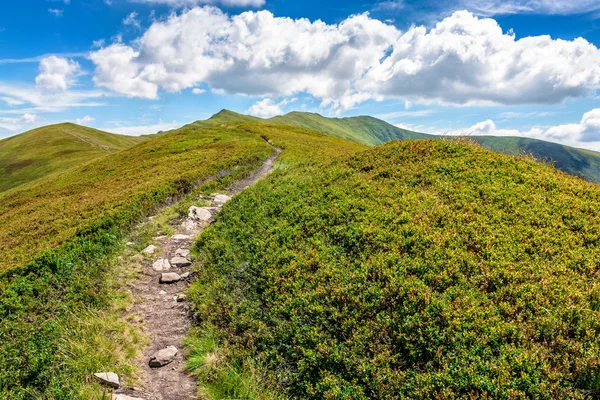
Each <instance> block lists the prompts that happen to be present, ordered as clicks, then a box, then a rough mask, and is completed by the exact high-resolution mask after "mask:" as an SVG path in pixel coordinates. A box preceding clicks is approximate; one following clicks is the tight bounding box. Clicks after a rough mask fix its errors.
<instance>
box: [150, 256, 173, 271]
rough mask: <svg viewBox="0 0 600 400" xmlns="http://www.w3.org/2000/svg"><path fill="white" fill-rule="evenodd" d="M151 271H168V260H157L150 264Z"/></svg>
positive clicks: (169, 266) (169, 267)
mask: <svg viewBox="0 0 600 400" xmlns="http://www.w3.org/2000/svg"><path fill="white" fill-rule="evenodd" d="M152 269H153V270H155V271H159V272H160V271H168V270H170V269H171V264H170V263H169V260H167V259H165V258H159V259H158V260H156V261H154V264H152Z"/></svg>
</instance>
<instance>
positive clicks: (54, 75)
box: [35, 56, 81, 90]
mask: <svg viewBox="0 0 600 400" xmlns="http://www.w3.org/2000/svg"><path fill="white" fill-rule="evenodd" d="M80 72H81V67H80V66H79V63H77V62H76V61H73V60H68V59H66V58H62V57H57V56H49V57H46V58H43V59H42V60H41V61H40V73H39V75H38V76H37V77H36V78H35V84H36V85H37V87H38V88H40V89H47V90H67V89H68V88H69V86H71V85H72V84H73V83H74V77H75V76H77V74H79V73H80Z"/></svg>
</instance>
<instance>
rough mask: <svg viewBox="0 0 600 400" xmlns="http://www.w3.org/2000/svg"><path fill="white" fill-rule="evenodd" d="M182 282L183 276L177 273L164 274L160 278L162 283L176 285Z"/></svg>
mask: <svg viewBox="0 0 600 400" xmlns="http://www.w3.org/2000/svg"><path fill="white" fill-rule="evenodd" d="M180 280H181V276H179V274H176V273H175V272H164V273H163V274H162V275H161V276H160V283H175V282H179V281H180Z"/></svg>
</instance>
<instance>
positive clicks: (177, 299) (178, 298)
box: [173, 293, 187, 303]
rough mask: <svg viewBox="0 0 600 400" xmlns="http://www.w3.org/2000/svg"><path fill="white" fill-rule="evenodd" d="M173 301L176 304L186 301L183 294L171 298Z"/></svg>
mask: <svg viewBox="0 0 600 400" xmlns="http://www.w3.org/2000/svg"><path fill="white" fill-rule="evenodd" d="M173 299H174V300H175V301H176V302H178V303H181V302H183V301H185V299H187V296H186V295H185V294H183V293H180V294H178V295H177V296H173Z"/></svg>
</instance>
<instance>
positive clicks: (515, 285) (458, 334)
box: [189, 134, 600, 400]
mask: <svg viewBox="0 0 600 400" xmlns="http://www.w3.org/2000/svg"><path fill="white" fill-rule="evenodd" d="M267 137H269V135H268V134H267ZM274 142H275V143H277V140H274ZM598 215H600V187H599V186H597V185H595V184H591V183H589V182H585V181H583V180H581V179H577V178H574V177H572V176H569V175H567V174H565V173H562V172H560V171H557V170H556V169H554V168H552V167H550V166H548V165H544V164H539V163H537V162H534V161H533V160H532V159H527V158H517V157H510V156H507V155H503V154H499V153H496V152H492V151H489V150H484V149H482V148H481V147H479V146H478V145H476V144H473V143H470V142H467V141H457V140H452V141H451V140H447V141H434V140H429V141H402V142H394V143H389V144H385V145H382V146H378V147H376V148H373V149H369V150H367V151H364V152H360V153H357V154H355V155H352V156H350V157H345V158H343V159H338V160H335V161H333V162H323V163H317V164H312V165H306V164H305V165H303V166H299V167H293V166H290V167H288V168H286V169H278V170H277V171H275V172H274V173H273V174H272V175H270V176H269V177H268V178H267V179H265V180H264V181H262V182H260V183H259V184H258V185H256V186H255V187H253V188H250V189H249V190H247V191H245V192H243V193H242V194H240V195H239V196H237V197H236V198H234V199H233V200H232V201H231V202H230V203H228V205H227V207H226V208H225V209H224V210H223V212H222V213H221V214H220V216H219V219H218V221H217V222H216V223H215V224H214V225H212V226H211V227H210V228H209V229H208V230H207V231H205V232H204V234H203V235H202V236H201V238H200V239H199V241H198V242H197V243H196V248H195V254H196V256H197V257H198V264H197V265H196V266H195V270H196V273H197V280H196V282H195V284H194V286H193V288H192V289H191V290H190V297H191V299H192V301H193V302H194V303H195V305H196V307H195V312H196V319H197V320H198V321H202V325H201V327H200V328H199V329H197V330H196V331H195V333H194V335H193V337H192V338H191V339H190V341H189V343H191V350H190V351H191V353H190V354H191V357H192V360H191V363H192V365H194V366H195V367H196V369H195V372H197V373H198V375H199V376H200V379H201V380H202V382H203V383H204V384H205V385H206V386H207V387H206V388H205V389H206V392H208V393H218V395H215V397H214V398H218V399H225V398H240V397H241V396H240V395H239V393H246V392H244V391H240V392H235V390H234V389H235V385H232V382H233V380H232V379H229V380H227V379H226V378H228V377H229V378H231V377H232V376H234V375H235V374H234V373H232V372H227V368H230V367H229V366H232V365H233V366H235V365H243V366H245V370H246V371H250V373H252V374H253V375H251V376H255V377H261V379H262V380H261V383H262V385H263V386H264V387H265V388H267V389H268V390H269V391H271V392H273V391H275V392H278V393H279V395H280V396H277V395H273V396H270V397H261V396H255V397H252V396H250V397H245V398H293V399H315V400H316V399H336V400H337V399H340V400H341V399H355V400H358V399H360V400H363V399H364V400H366V399H390V400H391V399H459V398H460V399H511V398H514V399H582V400H583V399H584V398H590V397H595V396H597V395H598V393H600V379H599V377H600V363H599V361H598V355H599V354H600V283H598V271H599V265H600V233H599V232H600V219H598ZM211 343H217V344H218V345H217V346H215V345H211ZM215 354H216V355H215ZM216 356H220V357H222V358H221V359H220V361H219V363H218V364H217V366H215V363H212V364H210V365H207V363H206V362H205V361H203V360H206V359H208V358H210V357H213V358H214V357H216ZM219 366H221V367H220V368H219ZM235 376H238V375H235ZM219 379H222V384H221V385H220V386H219V382H220V381H219ZM228 383H229V386H227V384H228ZM232 386H233V387H232Z"/></svg>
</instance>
